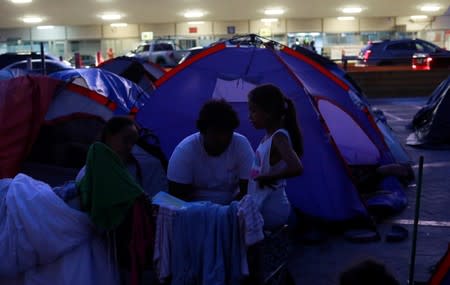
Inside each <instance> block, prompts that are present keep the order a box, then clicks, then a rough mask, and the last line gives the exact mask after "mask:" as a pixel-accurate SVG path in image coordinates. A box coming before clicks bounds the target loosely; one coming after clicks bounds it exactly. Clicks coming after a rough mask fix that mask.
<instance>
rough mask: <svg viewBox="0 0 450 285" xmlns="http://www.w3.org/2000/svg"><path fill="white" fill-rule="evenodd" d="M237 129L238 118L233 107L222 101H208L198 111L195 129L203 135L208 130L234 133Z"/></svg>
mask: <svg viewBox="0 0 450 285" xmlns="http://www.w3.org/2000/svg"><path fill="white" fill-rule="evenodd" d="M237 127H239V118H238V115H237V113H236V111H234V109H233V107H232V106H231V105H230V104H229V103H228V102H226V101H225V100H223V99H220V100H210V101H208V102H206V103H205V104H204V105H203V107H202V109H201V110H200V113H199V116H198V119H197V129H198V130H199V131H200V133H202V134H204V133H205V132H206V130H208V129H209V128H214V129H219V130H224V131H234V130H235V129H236V128H237Z"/></svg>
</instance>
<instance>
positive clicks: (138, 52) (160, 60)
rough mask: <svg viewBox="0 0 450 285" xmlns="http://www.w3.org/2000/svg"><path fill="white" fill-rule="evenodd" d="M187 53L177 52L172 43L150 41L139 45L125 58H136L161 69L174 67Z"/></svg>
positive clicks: (183, 51)
mask: <svg viewBox="0 0 450 285" xmlns="http://www.w3.org/2000/svg"><path fill="white" fill-rule="evenodd" d="M187 52H188V51H185V50H177V49H176V46H175V43H174V42H172V41H161V40H156V41H150V42H146V43H142V44H140V45H139V46H138V47H137V48H136V49H135V50H132V51H131V52H129V53H128V54H127V56H131V57H138V58H142V59H144V60H148V61H151V62H153V63H156V64H159V65H160V66H162V67H174V66H176V65H177V64H178V62H179V61H180V60H181V58H182V57H183V56H184V54H185V53H187Z"/></svg>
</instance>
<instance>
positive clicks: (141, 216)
mask: <svg viewBox="0 0 450 285" xmlns="http://www.w3.org/2000/svg"><path fill="white" fill-rule="evenodd" d="M146 204H147V205H146ZM149 206H150V202H149V201H148V200H147V197H146V196H144V197H140V198H138V199H136V201H135V203H134V205H133V222H132V223H133V225H132V232H131V240H130V245H129V250H130V258H131V282H130V284H131V285H138V284H140V277H141V276H142V273H143V271H144V270H145V268H146V267H147V266H148V267H149V266H150V264H151V261H152V253H153V244H154V234H153V226H152V225H153V224H152V219H151V209H150V207H149Z"/></svg>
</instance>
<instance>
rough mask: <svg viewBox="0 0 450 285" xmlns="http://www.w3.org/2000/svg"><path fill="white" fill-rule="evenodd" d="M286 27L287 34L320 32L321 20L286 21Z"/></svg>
mask: <svg viewBox="0 0 450 285" xmlns="http://www.w3.org/2000/svg"><path fill="white" fill-rule="evenodd" d="M286 25H287V31H288V32H294V33H300V32H319V33H320V32H322V19H288V20H287V24H286Z"/></svg>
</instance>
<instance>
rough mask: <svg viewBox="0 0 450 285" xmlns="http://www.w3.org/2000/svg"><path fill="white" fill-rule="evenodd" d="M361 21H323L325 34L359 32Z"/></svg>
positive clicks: (328, 19) (331, 19) (333, 19)
mask: <svg viewBox="0 0 450 285" xmlns="http://www.w3.org/2000/svg"><path fill="white" fill-rule="evenodd" d="M358 31H359V20H358V18H355V19H354V20H350V21H340V20H338V19H337V18H325V19H323V32H324V33H344V32H345V33H347V32H358Z"/></svg>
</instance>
